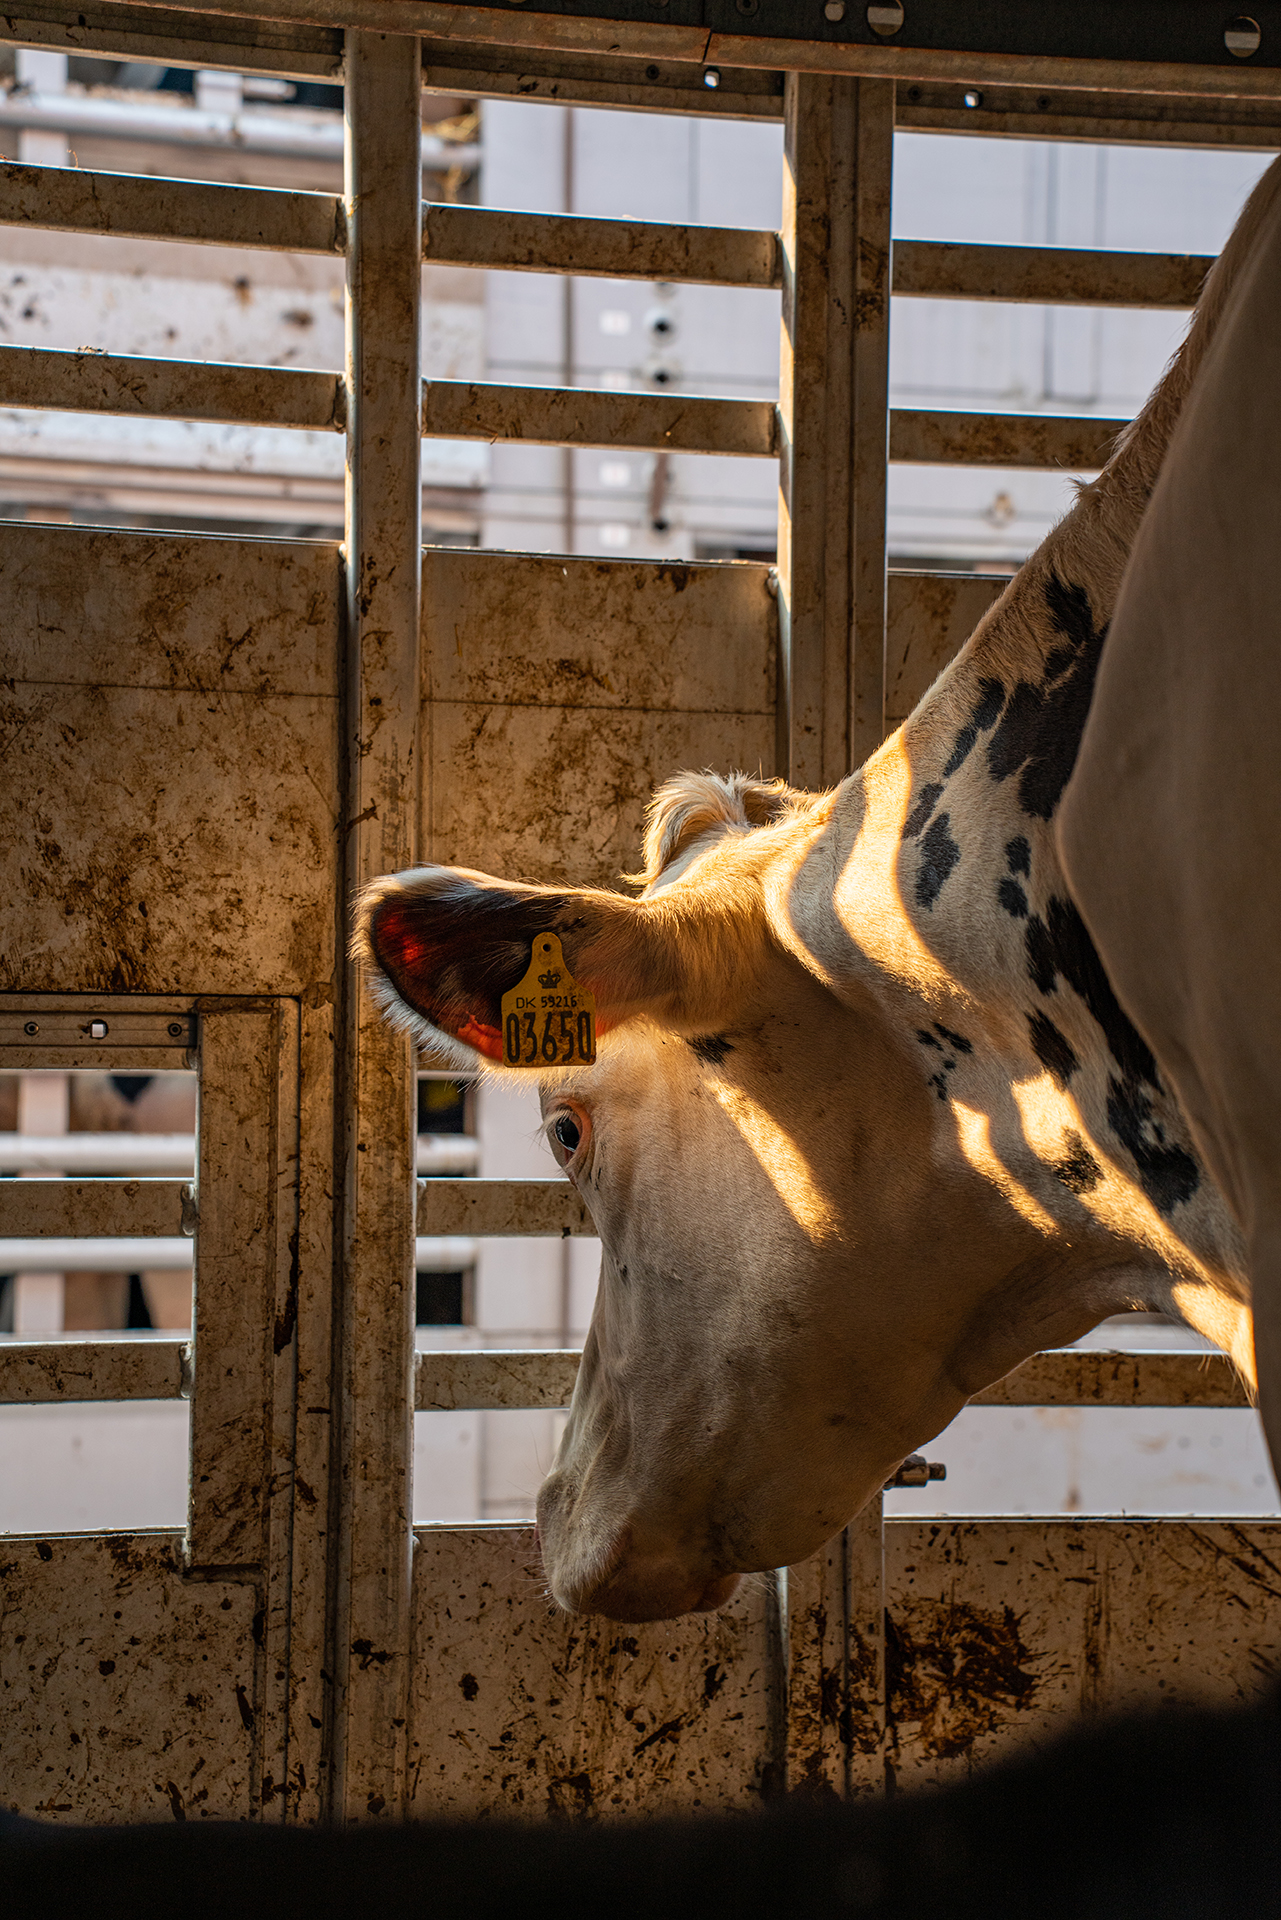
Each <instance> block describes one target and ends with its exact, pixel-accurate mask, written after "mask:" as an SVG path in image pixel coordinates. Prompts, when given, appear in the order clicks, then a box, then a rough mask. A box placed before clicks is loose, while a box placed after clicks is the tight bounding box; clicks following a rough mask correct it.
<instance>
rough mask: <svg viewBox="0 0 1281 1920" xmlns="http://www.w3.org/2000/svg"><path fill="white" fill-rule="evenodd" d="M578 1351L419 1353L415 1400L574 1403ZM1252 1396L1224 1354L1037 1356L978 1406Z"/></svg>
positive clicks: (472, 1405)
mask: <svg viewBox="0 0 1281 1920" xmlns="http://www.w3.org/2000/svg"><path fill="white" fill-rule="evenodd" d="M578 1361H579V1354H578V1352H577V1351H576V1350H575V1349H565V1348H543V1349H538V1350H534V1349H530V1350H529V1351H524V1352H521V1351H515V1352H513V1351H508V1350H506V1349H502V1350H495V1349H490V1351H488V1352H484V1351H478V1350H476V1349H475V1348H472V1349H468V1350H465V1351H463V1352H455V1353H420V1354H419V1355H418V1360H417V1371H416V1374H415V1391H414V1405H415V1407H416V1408H417V1410H418V1411H419V1412H420V1413H428V1412H455V1411H462V1410H464V1409H466V1410H477V1411H484V1410H486V1409H490V1408H495V1407H542V1408H556V1407H565V1406H568V1405H569V1401H570V1396H571V1394H572V1392H573V1385H574V1381H575V1379H576V1377H577V1370H578ZM1250 1404H1251V1401H1250V1397H1249V1394H1248V1393H1247V1391H1246V1389H1245V1387H1244V1385H1243V1384H1242V1381H1241V1378H1240V1375H1239V1374H1238V1373H1237V1372H1236V1369H1235V1368H1234V1367H1233V1365H1232V1363H1231V1361H1230V1360H1228V1358H1227V1357H1226V1355H1224V1354H1221V1353H1203V1352H1199V1351H1198V1352H1194V1353H1187V1352H1185V1353H1109V1352H1103V1351H1095V1352H1088V1351H1087V1352H1078V1351H1077V1350H1076V1349H1074V1348H1067V1349H1064V1350H1061V1351H1058V1352H1052V1353H1038V1354H1036V1355H1034V1357H1033V1358H1032V1359H1031V1360H1028V1361H1026V1362H1025V1363H1024V1365H1023V1366H1021V1367H1018V1368H1016V1369H1015V1371H1014V1372H1013V1373H1011V1374H1009V1375H1008V1376H1007V1377H1006V1378H1005V1379H1004V1380H1002V1381H999V1382H998V1383H997V1385H996V1386H994V1387H989V1388H988V1389H987V1391H986V1392H985V1393H979V1394H976V1395H975V1396H974V1398H973V1400H971V1402H970V1405H971V1406H974V1407H1130V1406H1139V1407H1248V1406H1249V1405H1250Z"/></svg>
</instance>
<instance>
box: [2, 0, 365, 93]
mask: <svg viewBox="0 0 1281 1920" xmlns="http://www.w3.org/2000/svg"><path fill="white" fill-rule="evenodd" d="M2 24H3V28H4V33H3V38H4V39H5V40H6V41H8V42H9V43H10V44H11V45H12V44H13V43H15V42H16V43H17V45H19V46H24V47H53V48H55V49H56V50H57V51H58V52H59V53H72V54H86V53H87V54H97V55H99V56H100V57H106V58H109V59H113V60H140V61H147V62H149V63H155V64H157V65H159V66H164V67H195V68H200V67H229V68H231V69H232V71H233V72H236V73H268V74H273V75H280V76H282V77H283V78H286V79H289V80H322V81H330V82H332V83H334V84H335V85H337V86H341V85H342V77H343V37H342V33H341V30H337V29H335V28H332V27H311V26H304V25H295V24H290V23H288V22H285V21H273V20H253V19H244V20H238V19H235V18H230V17H228V16H226V15H223V16H221V17H219V16H216V15H213V14H208V13H199V12H195V11H192V12H181V11H177V10H175V9H172V8H169V7H164V8H157V9H147V8H145V7H138V6H133V5H125V6H120V5H117V4H115V0H97V4H94V5H93V6H92V8H91V9H90V8H88V7H86V8H77V10H76V12H75V14H74V15H72V14H70V13H68V11H67V10H66V8H65V7H64V8H59V7H56V6H51V5H49V4H48V0H43V4H42V3H41V0H31V4H29V5H28V6H27V7H18V8H16V9H15V10H14V11H13V12H11V13H8V14H6V15H5V16H4V20H3V23H2Z"/></svg>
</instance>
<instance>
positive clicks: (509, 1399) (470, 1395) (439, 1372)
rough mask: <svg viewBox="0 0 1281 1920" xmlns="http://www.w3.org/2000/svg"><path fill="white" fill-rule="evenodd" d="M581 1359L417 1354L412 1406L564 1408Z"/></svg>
mask: <svg viewBox="0 0 1281 1920" xmlns="http://www.w3.org/2000/svg"><path fill="white" fill-rule="evenodd" d="M2 1353H3V1349H2V1348H0V1354H2ZM581 1358H582V1354H581V1353H580V1351H579V1350H578V1348H577V1347H559V1348H558V1347H539V1348H515V1347H513V1348H509V1349H508V1348H492V1347H491V1348H490V1349H489V1350H488V1352H475V1351H472V1352H469V1351H467V1350H466V1349H463V1350H461V1351H459V1352H457V1353H420V1354H418V1355H417V1356H416V1360H415V1367H414V1408H415V1411H416V1412H418V1413H453V1412H456V1411H458V1410H460V1409H464V1408H465V1409H467V1410H469V1411H470V1410H472V1409H480V1408H490V1407H552V1408H557V1407H567V1406H568V1405H569V1403H570V1400H571V1399H572V1397H573V1392H574V1382H575V1380H576V1379H577V1378H578V1363H579V1361H580V1360H581Z"/></svg>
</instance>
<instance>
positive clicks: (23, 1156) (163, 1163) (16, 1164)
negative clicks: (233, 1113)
mask: <svg viewBox="0 0 1281 1920" xmlns="http://www.w3.org/2000/svg"><path fill="white" fill-rule="evenodd" d="M195 1168H196V1136H195V1135H194V1133H0V1173H91V1174H92V1173H96V1174H107V1173H134V1174H160V1173H183V1174H186V1176H187V1178H188V1180H190V1179H191V1177H192V1175H193V1174H194V1172H195ZM5 1192H7V1188H6V1187H4V1186H3V1185H0V1193H5Z"/></svg>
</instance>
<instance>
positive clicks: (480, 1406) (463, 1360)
mask: <svg viewBox="0 0 1281 1920" xmlns="http://www.w3.org/2000/svg"><path fill="white" fill-rule="evenodd" d="M581 1358H582V1355H581V1354H580V1353H579V1351H578V1349H577V1348H576V1347H570V1348H543V1349H539V1350H531V1351H529V1352H522V1351H519V1350H508V1349H505V1348H492V1347H491V1348H490V1350H489V1351H488V1352H487V1353H480V1352H476V1351H475V1350H472V1351H470V1352H461V1353H420V1354H419V1355H418V1356H417V1359H416V1361H415V1365H414V1408H415V1411H416V1412H418V1413H453V1412H460V1411H463V1410H467V1411H471V1410H473V1409H475V1410H478V1411H486V1410H492V1409H494V1408H498V1407H567V1406H568V1405H569V1402H570V1399H571V1396H572V1395H573V1391H574V1381H575V1380H576V1379H577V1378H578V1363H579V1361H580V1359H581Z"/></svg>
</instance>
